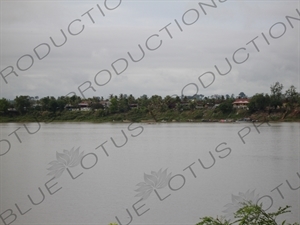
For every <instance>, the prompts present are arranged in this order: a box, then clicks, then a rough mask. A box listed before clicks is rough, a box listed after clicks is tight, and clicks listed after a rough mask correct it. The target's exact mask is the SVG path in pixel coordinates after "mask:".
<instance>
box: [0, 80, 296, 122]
mask: <svg viewBox="0 0 300 225" xmlns="http://www.w3.org/2000/svg"><path fill="white" fill-rule="evenodd" d="M238 98H247V96H246V95H245V93H244V92H240V93H239V94H238V95H237V96H236V97H235V96H234V95H233V94H232V95H231V96H230V95H228V94H227V95H211V96H204V95H202V94H199V95H195V96H175V95H174V96H170V95H168V96H166V97H164V98H163V97H161V96H159V95H153V96H151V97H148V96H147V95H143V96H141V97H138V98H135V97H134V96H133V95H131V94H130V95H126V94H120V95H119V96H117V95H113V94H110V96H109V97H108V98H107V99H104V98H103V97H93V98H88V99H82V98H81V97H79V96H76V95H73V96H71V97H68V96H61V97H58V98H55V97H53V96H47V97H43V98H39V97H38V96H36V97H30V96H25V95H21V96H16V97H15V99H13V100H8V99H5V98H2V99H0V113H1V114H2V115H9V114H12V113H16V114H19V115H24V114H30V113H32V112H45V111H47V112H51V113H56V112H63V111H66V110H72V109H74V108H75V109H76V108H77V109H78V110H80V107H79V105H80V103H82V102H84V103H86V104H87V106H88V108H89V110H91V111H100V112H101V114H102V115H109V114H115V113H127V112H129V111H131V110H135V111H138V112H140V113H149V114H151V115H152V116H153V117H155V114H156V113H158V112H167V111H179V112H180V111H187V110H191V111H193V110H196V109H202V108H213V106H215V105H216V104H217V105H218V106H217V107H214V109H215V110H219V111H221V112H222V113H224V114H228V113H232V112H233V111H234V110H235V109H234V108H233V104H232V103H233V102H234V101H235V100H236V99H238ZM299 105H300V94H299V93H298V92H297V91H296V87H295V86H293V85H292V86H290V87H289V88H288V89H287V90H286V91H285V93H283V85H282V84H281V83H279V82H276V83H275V84H273V85H271V86H270V94H265V93H257V94H255V95H254V96H252V97H251V98H249V104H248V110H249V112H250V113H253V112H256V111H266V110H277V109H280V108H282V107H283V106H284V107H285V108H287V109H293V108H295V107H298V106H299Z"/></svg>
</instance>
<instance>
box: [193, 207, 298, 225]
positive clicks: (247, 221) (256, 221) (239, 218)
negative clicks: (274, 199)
mask: <svg viewBox="0 0 300 225" xmlns="http://www.w3.org/2000/svg"><path fill="white" fill-rule="evenodd" d="M242 205H243V206H242V208H240V209H239V210H237V211H236V213H235V214H234V215H235V216H234V217H235V220H234V221H233V222H231V221H228V220H224V221H223V220H222V219H219V218H216V219H215V218H213V217H203V218H201V221H200V222H199V223H197V224H196V225H231V224H239V225H279V224H278V223H277V222H276V218H277V216H279V215H282V214H285V213H288V212H291V211H290V210H288V209H289V208H290V206H286V207H284V208H282V207H280V208H279V209H278V210H277V211H276V212H272V213H267V212H266V211H265V210H263V209H262V205H254V204H252V203H251V202H246V203H242ZM284 224H286V221H283V222H282V223H281V225H284ZM293 225H298V223H294V224H293Z"/></svg>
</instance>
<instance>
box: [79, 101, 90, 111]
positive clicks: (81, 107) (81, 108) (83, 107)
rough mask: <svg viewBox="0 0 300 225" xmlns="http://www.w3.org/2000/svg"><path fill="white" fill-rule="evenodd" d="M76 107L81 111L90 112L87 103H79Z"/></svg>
mask: <svg viewBox="0 0 300 225" xmlns="http://www.w3.org/2000/svg"><path fill="white" fill-rule="evenodd" d="M78 107H79V109H80V110H81V111H90V110H91V107H90V105H89V103H87V102H81V103H79V104H78Z"/></svg>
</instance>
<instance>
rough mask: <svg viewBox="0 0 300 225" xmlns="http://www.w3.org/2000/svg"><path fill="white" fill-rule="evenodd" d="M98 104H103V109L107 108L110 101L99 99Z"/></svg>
mask: <svg viewBox="0 0 300 225" xmlns="http://www.w3.org/2000/svg"><path fill="white" fill-rule="evenodd" d="M100 104H101V105H103V107H104V108H105V109H107V108H109V106H110V101H109V100H104V101H100Z"/></svg>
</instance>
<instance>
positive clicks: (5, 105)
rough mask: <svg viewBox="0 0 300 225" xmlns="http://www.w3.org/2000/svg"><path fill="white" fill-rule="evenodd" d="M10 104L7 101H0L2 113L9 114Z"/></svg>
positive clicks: (3, 99)
mask: <svg viewBox="0 0 300 225" xmlns="http://www.w3.org/2000/svg"><path fill="white" fill-rule="evenodd" d="M9 106H10V104H9V102H8V100H7V99H5V98H2V99H0V113H1V112H2V113H7V110H8V108H9Z"/></svg>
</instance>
